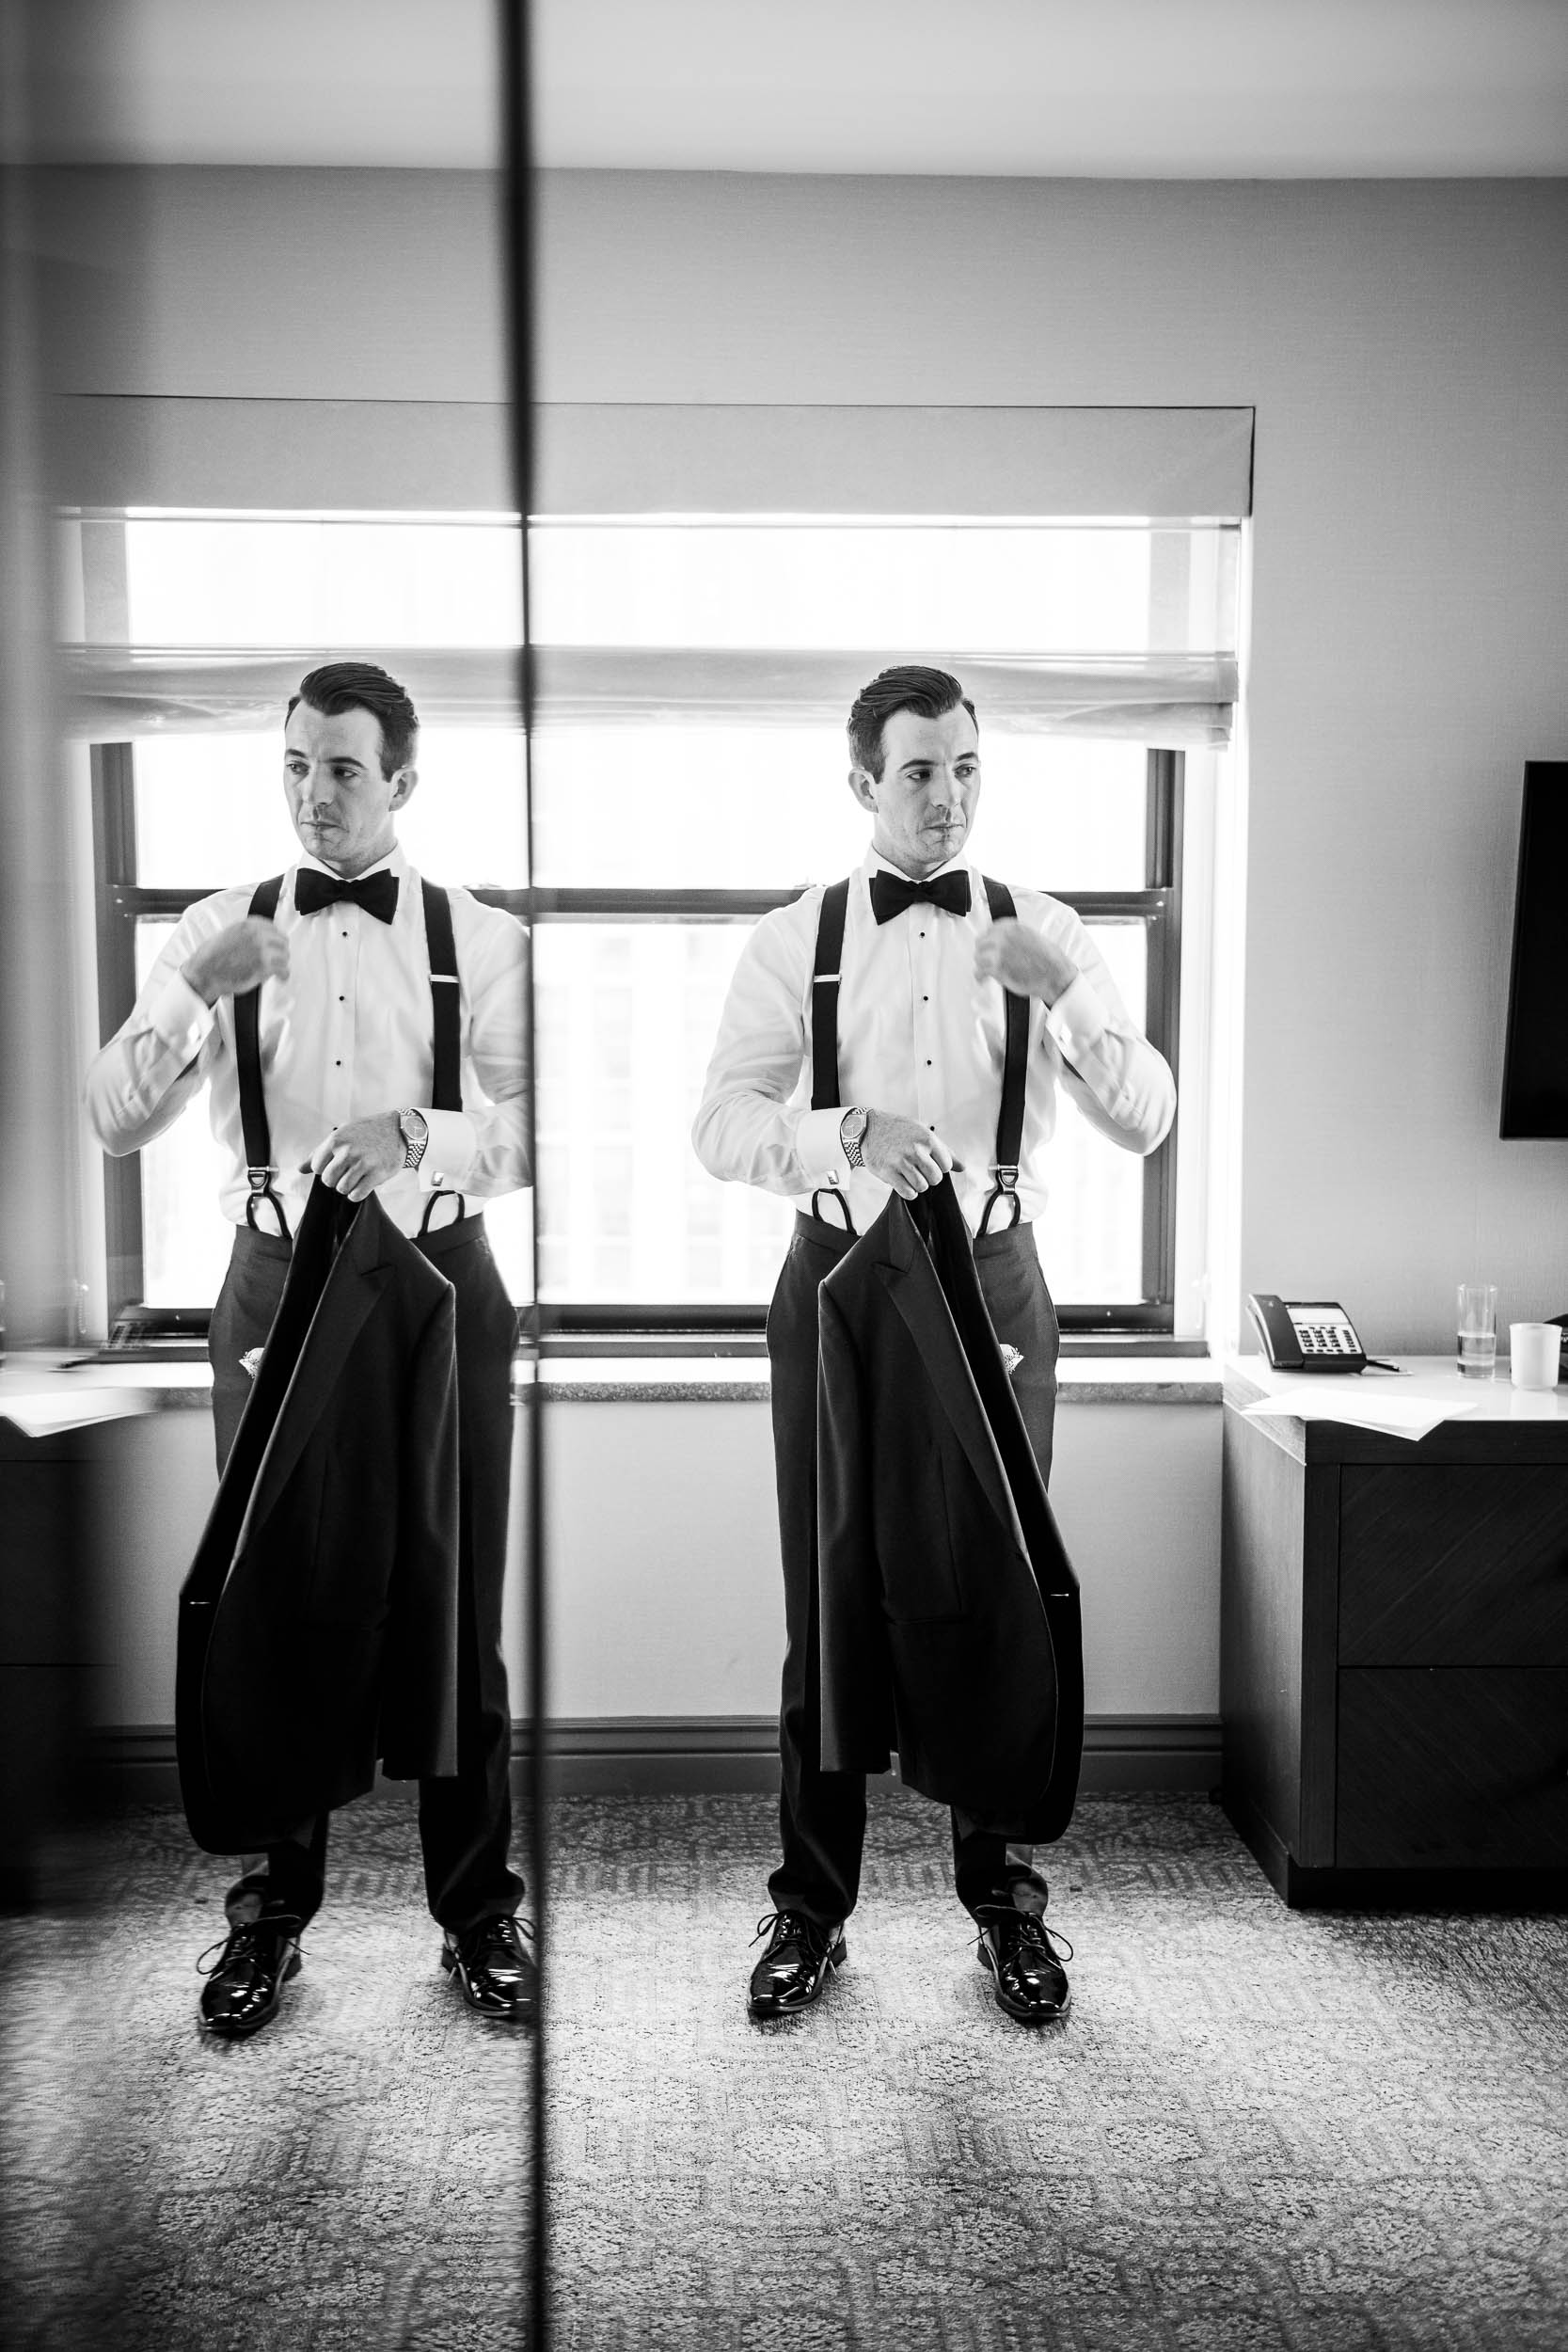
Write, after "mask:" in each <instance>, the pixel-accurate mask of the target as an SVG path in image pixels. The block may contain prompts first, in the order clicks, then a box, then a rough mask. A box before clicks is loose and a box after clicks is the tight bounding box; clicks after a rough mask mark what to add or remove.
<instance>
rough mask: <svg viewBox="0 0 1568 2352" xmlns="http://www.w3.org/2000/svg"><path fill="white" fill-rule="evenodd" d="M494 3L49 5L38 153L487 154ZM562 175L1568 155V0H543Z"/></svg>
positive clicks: (1120, 171) (1503, 167)
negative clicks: (573, 170)
mask: <svg viewBox="0 0 1568 2352" xmlns="http://www.w3.org/2000/svg"><path fill="white" fill-rule="evenodd" d="M499 5H500V0H32V6H31V16H32V21H33V24H34V27H35V31H34V43H35V59H34V63H35V72H36V91H37V96H36V101H35V103H34V107H33V119H34V145H35V151H37V152H39V153H40V154H41V155H42V156H44V157H45V158H47V159H49V160H54V161H68V162H105V163H108V162H113V163H124V162H135V163H186V164H225V163H226V164H293V165H308V164H313V165H338V166H341V165H389V164H391V165H395V164H402V165H411V166H422V167H432V168H449V169H450V168H454V167H485V166H488V165H491V164H493V163H494V162H495V161H496V159H497V156H498V153H499V134H498V96H497V84H498V72H497V60H498V54H499V41H498V22H499ZM531 20H532V23H531V42H532V56H533V68H534V82H535V107H534V113H535V139H534V144H535V153H536V159H537V160H538V161H539V162H540V163H542V164H547V165H555V166H561V167H616V168H626V167H642V168H650V169H655V170H721V171H738V170H747V171H805V172H830V171H831V172H914V173H924V172H939V173H981V174H989V173H1004V174H1018V175H1023V176H1047V177H1053V176H1054V177H1060V176H1072V177H1085V176H1086V177H1091V178H1115V179H1298V178H1367V177H1371V178H1385V177H1386V178H1406V177H1433V178H1455V177H1468V176H1473V175H1488V176H1492V175H1504V176H1506V175H1514V174H1530V175H1553V176H1555V175H1559V174H1563V173H1568V0H1076V4H1075V5H1065V0H534V6H533V8H532V10H531Z"/></svg>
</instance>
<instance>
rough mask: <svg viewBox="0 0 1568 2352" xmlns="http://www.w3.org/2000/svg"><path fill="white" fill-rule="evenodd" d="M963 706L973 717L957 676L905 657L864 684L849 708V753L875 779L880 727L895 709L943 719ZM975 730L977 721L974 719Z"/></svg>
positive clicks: (878, 778) (878, 766)
mask: <svg viewBox="0 0 1568 2352" xmlns="http://www.w3.org/2000/svg"><path fill="white" fill-rule="evenodd" d="M960 706H961V707H962V708H963V709H965V710H967V711H968V713H969V715H970V717H971V718H972V719H974V704H973V703H972V702H971V701H970V699H969V696H968V695H967V694H966V693H965V692H964V690H963V688H962V687H961V686H960V685H959V684H958V679H957V678H956V677H949V675H948V674H947V672H946V671H945V670H927V669H923V668H922V667H921V666H920V664H919V663H918V662H915V661H906V662H904V663H903V664H902V665H901V666H900V667H899V668H897V669H895V670H883V671H881V672H880V673H879V675H878V676H876V677H874V678H873V679H872V681H871V683H870V685H869V686H863V687H862V688H861V691H860V692H859V693H858V694H857V695H856V696H855V699H854V702H853V703H852V704H851V706H850V709H849V756H850V758H851V759H852V760H853V761H854V763H855V766H856V767H857V768H862V769H863V770H864V771H865V773H866V774H867V775H868V776H871V777H872V778H874V779H875V781H876V782H877V783H880V782H881V780H882V729H883V728H884V727H885V726H886V724H887V723H888V721H889V720H890V719H891V718H892V716H893V714H894V712H895V710H912V711H913V712H914V713H915V715H916V717H917V718H921V719H944V718H945V717H946V716H947V713H948V712H949V711H950V710H957V709H958V708H959V707H960ZM974 725H975V729H976V732H978V729H979V725H980V722H979V721H978V719H974Z"/></svg>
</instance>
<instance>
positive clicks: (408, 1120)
mask: <svg viewBox="0 0 1568 2352" xmlns="http://www.w3.org/2000/svg"><path fill="white" fill-rule="evenodd" d="M398 1132H399V1134H400V1135H401V1136H402V1137H403V1164H404V1168H418V1167H419V1165H420V1161H421V1160H422V1159H423V1157H424V1148H425V1145H426V1144H427V1143H428V1142H429V1141H430V1124H429V1121H428V1120H426V1118H425V1115H424V1113H423V1111H412V1110H410V1111H399V1113H398Z"/></svg>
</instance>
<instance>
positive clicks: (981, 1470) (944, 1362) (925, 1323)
mask: <svg viewBox="0 0 1568 2352" xmlns="http://www.w3.org/2000/svg"><path fill="white" fill-rule="evenodd" d="M877 1272H878V1274H879V1277H880V1279H881V1280H882V1282H883V1283H884V1285H885V1286H886V1289H887V1293H888V1295H889V1297H890V1298H891V1299H892V1301H893V1303H894V1305H895V1307H896V1308H897V1310H898V1312H899V1314H900V1315H901V1316H902V1317H903V1319H904V1324H905V1327H906V1328H907V1330H908V1331H909V1334H910V1337H911V1339H912V1340H913V1342H914V1344H915V1348H916V1351H917V1353H918V1355H919V1358H920V1361H921V1364H922V1365H923V1367H924V1369H925V1372H926V1376H927V1380H928V1381H929V1382H930V1385H931V1390H932V1392H933V1393H934V1395H935V1397H936V1399H937V1402H938V1403H939V1404H940V1406H942V1411H943V1412H944V1413H945V1414H946V1416H947V1419H948V1421H949V1422H950V1423H951V1424H952V1429H953V1434H954V1436H955V1437H956V1438H958V1443H959V1444H960V1445H961V1446H962V1448H963V1450H964V1454H965V1456H966V1457H967V1459H968V1462H969V1466H970V1468H971V1470H973V1471H974V1475H975V1477H976V1479H977V1480H978V1481H979V1484H980V1489H981V1492H982V1493H983V1494H984V1496H985V1498H986V1500H987V1502H989V1503H990V1507H991V1509H992V1510H993V1511H994V1512H995V1514H996V1517H997V1518H998V1519H1000V1521H1001V1522H1002V1525H1003V1526H1004V1527H1005V1528H1006V1530H1007V1533H1008V1534H1009V1535H1010V1536H1011V1537H1012V1539H1013V1542H1014V1543H1015V1544H1016V1545H1017V1547H1018V1549H1019V1550H1020V1552H1021V1553H1022V1554H1023V1556H1024V1557H1025V1558H1027V1557H1028V1546H1027V1545H1026V1544H1025V1542H1024V1540H1023V1530H1022V1526H1021V1525H1020V1523H1019V1517H1018V1511H1017V1509H1016V1507H1015V1505H1014V1502H1013V1497H1012V1489H1011V1488H1010V1487H1009V1486H1008V1485H1007V1481H1006V1476H1005V1475H1004V1473H1003V1469H1002V1462H1001V1457H1000V1455H999V1454H998V1453H997V1451H996V1441H995V1439H994V1438H992V1436H991V1433H990V1422H988V1421H987V1419H986V1415H985V1409H984V1407H983V1406H982V1405H981V1403H980V1398H979V1393H978V1391H976V1389H975V1386H974V1380H973V1378H972V1377H971V1375H970V1370H969V1365H968V1362H967V1360H966V1359H965V1356H964V1352H963V1347H962V1344H961V1343H960V1341H959V1339H958V1332H957V1331H956V1330H955V1328H954V1326H953V1318H952V1316H951V1314H950V1313H949V1312H948V1309H947V1301H946V1300H945V1298H944V1297H943V1296H942V1284H941V1283H940V1282H939V1281H938V1279H937V1272H936V1268H935V1266H933V1264H932V1263H931V1260H930V1257H929V1254H928V1253H927V1248H926V1245H925V1243H924V1242H923V1241H922V1240H921V1238H920V1236H919V1234H918V1233H917V1232H915V1229H914V1226H913V1224H912V1222H911V1217H910V1214H909V1211H908V1210H907V1209H906V1208H905V1206H904V1203H903V1202H902V1200H899V1198H898V1196H897V1194H896V1193H895V1194H894V1196H893V1198H892V1199H891V1200H890V1201H889V1202H888V1206H887V1212H886V1248H885V1249H884V1252H883V1254H882V1256H881V1257H880V1258H879V1261H878V1263H877Z"/></svg>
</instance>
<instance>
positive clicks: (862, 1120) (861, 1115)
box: [838, 1106, 871, 1168]
mask: <svg viewBox="0 0 1568 2352" xmlns="http://www.w3.org/2000/svg"><path fill="white" fill-rule="evenodd" d="M870 1124H871V1113H870V1112H869V1111H863V1110H861V1109H860V1108H859V1107H858V1106H857V1107H856V1108H855V1109H854V1110H852V1111H846V1112H845V1114H844V1117H843V1119H842V1120H840V1122H839V1129H838V1139H839V1141H840V1143H842V1144H843V1146H844V1156H845V1158H846V1159H847V1161H848V1163H849V1165H850V1167H851V1168H863V1167H864V1166H865V1162H864V1160H863V1159H862V1157H861V1145H862V1144H863V1142H864V1141H865V1131H866V1129H867V1127H869V1126H870Z"/></svg>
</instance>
